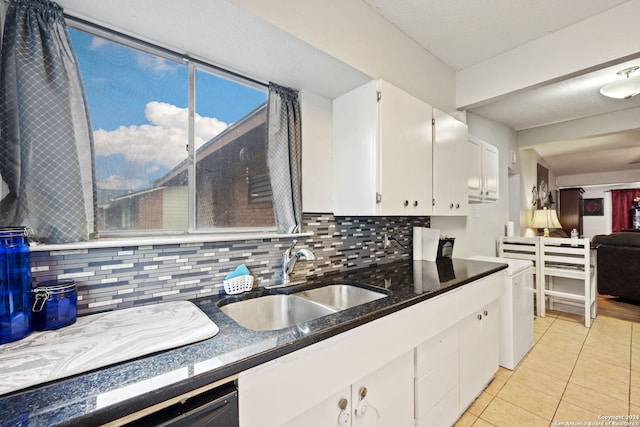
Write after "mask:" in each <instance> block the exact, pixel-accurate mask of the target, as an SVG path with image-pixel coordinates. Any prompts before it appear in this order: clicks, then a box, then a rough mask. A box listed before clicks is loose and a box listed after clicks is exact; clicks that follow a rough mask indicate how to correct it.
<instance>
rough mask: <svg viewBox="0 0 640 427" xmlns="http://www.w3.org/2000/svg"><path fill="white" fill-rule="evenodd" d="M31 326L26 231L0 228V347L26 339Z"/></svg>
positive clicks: (17, 228) (29, 263) (29, 257)
mask: <svg viewBox="0 0 640 427" xmlns="http://www.w3.org/2000/svg"><path fill="white" fill-rule="evenodd" d="M31 331H32V324H31V253H30V250H29V241H28V238H27V229H26V227H0V344H4V343H8V342H11V341H16V340H19V339H21V338H24V337H26V336H27V335H29V334H30V333H31Z"/></svg>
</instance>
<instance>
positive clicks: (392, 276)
mask: <svg viewBox="0 0 640 427" xmlns="http://www.w3.org/2000/svg"><path fill="white" fill-rule="evenodd" d="M506 267H507V265H506V264H500V263H491V262H483V261H472V260H464V259H455V258H454V259H444V260H439V261H437V262H428V261H416V262H414V261H412V260H407V261H400V262H395V263H390V264H384V265H377V266H371V267H367V268H363V269H358V270H353V271H350V272H344V273H340V274H331V275H326V276H322V277H318V278H316V279H313V280H310V281H309V282H308V283H307V284H306V285H305V286H307V287H311V286H317V285H321V284H326V283H344V282H350V283H355V284H361V285H368V286H376V287H381V288H385V289H387V290H388V291H389V292H390V295H389V297H387V298H382V299H379V300H376V301H372V302H369V303H366V304H363V305H361V306H357V307H353V308H350V309H347V310H343V311H339V312H337V313H334V314H331V315H328V316H324V317H321V318H319V319H315V320H312V321H309V322H305V323H302V324H298V325H295V326H292V327H289V328H285V329H280V330H277V331H252V330H249V329H246V328H243V327H241V326H239V325H238V324H237V323H235V322H234V321H233V320H231V319H230V318H229V317H228V316H227V315H225V314H224V313H222V311H220V309H219V308H218V307H217V305H216V304H217V302H218V301H219V300H220V299H221V298H225V297H227V296H222V297H209V298H203V299H199V300H197V301H193V302H194V303H196V304H197V305H198V307H200V309H201V310H202V311H203V312H205V313H206V314H207V315H208V316H209V317H210V318H211V320H213V322H215V323H216V325H218V327H219V328H220V332H219V333H218V334H217V335H216V336H215V337H213V338H210V339H207V340H205V341H201V342H198V343H194V344H190V345H186V346H183V347H179V348H176V349H172V350H168V351H163V352H160V353H156V354H152V355H149V356H145V357H141V358H138V359H136V360H131V361H128V362H124V363H120V364H117V365H113V366H110V367H106V368H102V369H99V370H96V371H93V372H88V373H85V374H81V375H77V376H74V377H70V378H66V379H62V380H59V381H54V382H51V383H48V384H42V385H39V386H35V387H31V388H29V389H25V390H21V391H17V392H14V393H11V394H7V395H4V396H0V408H1V409H0V425H1V426H18V425H20V426H45V425H46V426H52V425H99V424H103V423H106V422H109V421H113V420H114V419H117V418H120V417H122V416H124V415H127V414H129V413H133V412H136V411H138V410H140V409H143V408H146V407H148V406H151V405H154V404H157V403H161V402H163V401H166V400H168V399H171V398H174V397H176V396H179V395H181V394H184V393H187V392H189V391H192V390H195V389H197V388H200V387H203V386H205V385H207V384H210V383H212V382H215V381H219V380H222V379H225V378H228V377H230V376H233V375H235V374H238V373H239V372H241V371H244V370H247V369H249V368H251V367H254V366H257V365H259V364H261V363H265V362H267V361H269V360H272V359H274V358H277V357H279V356H282V355H284V354H287V353H290V352H292V351H295V350H298V349H300V348H303V347H305V346H308V345H310V344H313V343H316V342H319V341H321V340H324V339H327V338H329V337H332V336H334V335H337V334H339V333H341V332H344V331H347V330H349V329H352V328H355V327H357V326H360V325H362V324H365V323H367V322H370V321H372V320H375V319H377V318H380V317H382V316H386V315H388V314H391V313H393V312H396V311H398V310H401V309H403V308H406V307H408V306H410V305H413V304H417V303H419V302H422V301H425V300H427V299H429V298H433V297H434V296H437V295H440V294H442V293H444V292H447V291H450V290H452V289H455V288H457V287H460V286H462V285H464V284H466V283H469V282H471V281H474V280H477V279H480V278H482V277H484V276H487V275H489V274H492V273H494V272H497V271H500V270H502V269H504V268H506ZM292 290H293V289H288V288H285V289H279V290H272V291H265V290H264V289H259V290H254V291H252V294H253V295H256V296H257V295H260V294H262V293H264V292H290V291H292ZM247 296H251V295H246V294H245V295H243V296H242V297H243V298H244V297H247ZM1 380H2V379H1V378H0V381H1Z"/></svg>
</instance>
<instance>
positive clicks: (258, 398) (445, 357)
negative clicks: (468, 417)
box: [238, 272, 505, 427]
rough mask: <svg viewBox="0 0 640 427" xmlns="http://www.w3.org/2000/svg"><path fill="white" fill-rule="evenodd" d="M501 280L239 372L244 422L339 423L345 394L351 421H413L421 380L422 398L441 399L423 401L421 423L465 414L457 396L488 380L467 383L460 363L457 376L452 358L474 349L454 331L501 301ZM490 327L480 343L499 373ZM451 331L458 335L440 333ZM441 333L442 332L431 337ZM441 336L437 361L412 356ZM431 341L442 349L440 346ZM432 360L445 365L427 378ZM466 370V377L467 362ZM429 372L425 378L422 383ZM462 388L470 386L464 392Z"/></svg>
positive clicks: (259, 426) (251, 425) (495, 277)
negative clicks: (419, 360)
mask: <svg viewBox="0 0 640 427" xmlns="http://www.w3.org/2000/svg"><path fill="white" fill-rule="evenodd" d="M504 280H505V278H504V273H503V272H497V273H494V274H491V275H489V276H486V277H483V278H481V279H478V280H476V281H474V282H472V283H468V284H466V285H464V286H461V287H458V288H456V289H454V290H451V291H449V292H446V293H444V294H442V295H438V296H436V297H434V298H431V299H429V300H426V301H423V302H421V303H419V304H415V305H412V306H410V307H407V308H405V309H402V310H399V311H398V312H395V313H393V314H389V315H388V316H383V317H381V318H379V319H376V320H374V321H372V322H369V323H366V324H364V325H362V326H359V327H357V328H354V329H351V330H349V331H346V332H343V333H341V334H338V335H336V336H333V337H331V338H328V339H326V340H323V341H321V342H319V343H316V344H313V345H310V346H308V347H304V348H302V349H300V350H297V351H294V352H292V353H289V354H286V355H284V356H282V357H279V358H277V359H274V360H271V361H269V362H266V363H263V364H261V365H258V366H256V367H253V368H251V369H248V370H246V371H243V372H241V373H240V374H239V378H238V402H239V418H240V426H241V427H272V426H273V427H275V426H282V425H288V426H298V425H299V426H305V427H306V426H313V425H322V426H325V425H331V426H335V425H339V424H338V421H339V418H338V417H339V415H340V412H341V409H340V406H339V402H340V400H341V399H343V398H344V399H346V400H347V401H348V402H347V406H345V410H346V411H347V412H348V413H349V414H350V415H349V417H348V418H349V420H350V421H349V422H350V423H353V424H352V425H354V426H360V427H362V426H368V425H374V426H376V425H377V426H389V425H393V426H413V425H414V422H415V420H414V418H416V417H418V415H416V411H415V410H414V402H415V401H416V400H415V399H416V387H417V386H419V387H421V388H420V389H419V390H417V397H418V399H422V397H424V396H427V397H426V399H427V400H429V399H430V401H431V402H434V401H437V400H438V398H439V399H440V400H439V401H437V403H436V404H435V406H433V404H432V403H429V402H427V403H426V404H425V405H428V406H424V405H423V406H420V408H426V409H425V412H426V415H425V416H424V417H422V418H419V420H420V422H421V424H419V425H446V423H445V424H439V423H435V424H433V423H431V424H428V423H427V424H425V423H426V421H425V420H429V419H431V418H430V417H433V419H437V420H451V419H453V420H455V419H457V418H458V417H459V416H460V414H461V413H462V412H463V410H462V411H461V406H460V405H461V404H460V403H459V400H458V399H459V398H460V396H463V395H464V396H467V395H473V396H476V395H478V394H479V393H480V392H481V391H482V388H483V387H484V386H485V385H486V384H482V385H478V384H479V382H477V381H471V380H465V381H464V382H463V375H462V373H463V370H462V366H461V365H460V367H459V368H458V369H460V370H459V373H460V374H459V378H456V375H457V374H456V372H457V371H456V369H455V363H454V364H451V362H452V361H455V362H456V363H458V362H459V360H460V359H459V354H460V355H461V354H462V353H463V352H464V351H469V350H468V346H467V345H466V344H464V342H465V339H466V338H463V334H462V330H461V329H460V332H459V334H460V336H459V339H458V340H457V342H458V346H459V348H458V349H457V350H456V347H455V343H456V340H455V336H456V335H455V333H456V332H455V331H458V329H457V328H461V326H460V325H461V322H463V321H464V320H465V319H467V318H468V317H470V316H471V315H475V314H476V313H477V311H478V310H481V309H483V308H484V307H485V306H488V307H489V309H490V310H493V309H492V308H491V304H492V302H494V303H495V304H496V307H497V303H498V299H499V298H500V297H501V296H502V294H503V293H504ZM496 314H497V310H496ZM496 317H497V316H496ZM496 320H497V319H496ZM450 328H452V329H450ZM487 328H488V327H487ZM487 328H485V329H482V330H481V332H482V333H483V334H484V337H486V339H485V340H483V344H484V345H485V346H486V347H487V350H486V354H489V353H491V350H490V348H489V347H491V346H494V347H495V349H494V351H495V354H496V358H495V362H494V361H493V359H491V362H490V364H491V366H493V364H494V363H495V369H494V370H493V373H495V370H497V366H498V365H497V364H498V360H497V353H498V332H497V327H496V332H495V339H491V338H490V335H489V332H488V331H485V330H486V329H487ZM447 330H449V333H450V334H453V335H447V334H444V335H440V334H442V333H443V332H445V331H447ZM473 333H474V332H467V333H466V335H473ZM466 335H465V336H466ZM438 336H440V338H438V339H435V340H434V337H438ZM471 339H473V336H471ZM439 340H443V342H445V344H444V345H443V346H441V347H440V349H441V350H434V353H433V354H437V355H439V356H437V357H439V359H438V360H439V361H440V362H438V361H436V362H430V361H428V360H424V361H423V362H414V356H415V354H416V351H417V350H416V349H417V348H422V349H423V350H422V351H423V353H424V354H425V355H429V354H432V353H430V351H429V350H428V347H430V345H427V346H424V343H426V342H428V341H431V342H432V343H436V342H440V341H439ZM259 344H260V343H256V345H259ZM433 346H435V348H438V347H439V345H438V344H433ZM492 354H493V353H492ZM428 357H430V356H428ZM479 357H484V356H479ZM474 360H475V359H474ZM476 363H478V364H480V362H478V361H476ZM431 366H434V367H435V366H442V368H441V369H439V370H438V374H437V375H433V376H429V375H428V374H427V373H428V372H429V371H430V370H431ZM465 369H466V370H465V372H466V374H465V375H467V376H468V368H465ZM487 371H488V369H487ZM417 372H419V373H420V374H419V375H418V374H417ZM493 373H492V374H491V375H493ZM425 378H427V380H424V381H423V382H422V383H421V384H419V383H418V382H419V380H420V379H425ZM483 378H484V376H483ZM416 380H417V381H418V382H416ZM451 384H453V388H451ZM362 387H366V388H367V394H366V396H365V399H366V411H365V412H366V413H365V416H364V417H358V415H357V414H358V413H360V414H362V412H361V409H362V405H363V403H362V402H361V399H360V397H359V396H360V390H361V389H362ZM465 387H471V388H472V389H470V390H465V391H464V394H463V388H465ZM430 389H434V390H441V391H442V392H444V393H445V394H444V397H441V396H442V393H440V392H436V394H437V395H436V396H435V397H434V396H431V395H430V394H429V393H431V391H430ZM429 396H431V397H429ZM420 401H422V400H420ZM359 405H360V406H359ZM359 408H360V409H359ZM465 408H466V407H465ZM421 410H422V409H421ZM357 411H360V412H358V413H357Z"/></svg>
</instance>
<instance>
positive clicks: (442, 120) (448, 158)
mask: <svg viewBox="0 0 640 427" xmlns="http://www.w3.org/2000/svg"><path fill="white" fill-rule="evenodd" d="M468 135H469V133H468V128H467V125H466V124H464V123H462V122H460V121H458V120H456V119H454V118H453V117H451V116H450V115H448V114H446V113H444V112H442V111H439V110H437V109H435V108H434V109H433V212H432V215H442V216H454V215H459V216H465V215H467V213H468V211H469V209H468V206H469V197H468V193H467V181H468V178H469V170H468V163H469V160H468V157H469V150H467V144H468V142H467V141H468V139H469V138H468Z"/></svg>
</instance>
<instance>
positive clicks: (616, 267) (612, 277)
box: [591, 232, 640, 302]
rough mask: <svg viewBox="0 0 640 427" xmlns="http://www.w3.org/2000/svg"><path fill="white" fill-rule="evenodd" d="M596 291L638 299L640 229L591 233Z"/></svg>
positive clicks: (639, 283) (639, 288)
mask: <svg viewBox="0 0 640 427" xmlns="http://www.w3.org/2000/svg"><path fill="white" fill-rule="evenodd" d="M591 242H592V244H593V245H594V246H596V247H597V263H598V264H597V267H598V292H599V293H600V294H605V295H613V296H617V297H621V298H625V299H629V300H632V301H637V302H640V232H619V233H612V234H606V235H605V234H599V235H596V236H593V238H592V239H591Z"/></svg>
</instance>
